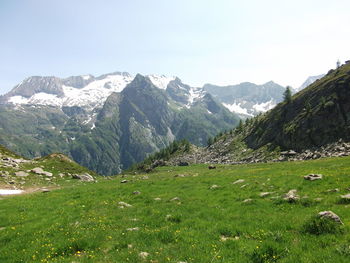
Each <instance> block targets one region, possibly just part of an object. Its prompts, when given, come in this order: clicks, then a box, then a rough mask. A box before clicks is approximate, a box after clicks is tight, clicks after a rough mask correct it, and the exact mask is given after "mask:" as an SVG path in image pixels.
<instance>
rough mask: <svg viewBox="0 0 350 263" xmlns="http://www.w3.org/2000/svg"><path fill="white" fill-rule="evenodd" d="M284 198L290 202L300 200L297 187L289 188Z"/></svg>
mask: <svg viewBox="0 0 350 263" xmlns="http://www.w3.org/2000/svg"><path fill="white" fill-rule="evenodd" d="M283 199H284V200H286V201H288V202H290V203H292V202H296V201H297V200H299V196H298V195H297V190H296V189H292V190H289V191H288V193H286V194H285V195H284V198H283Z"/></svg>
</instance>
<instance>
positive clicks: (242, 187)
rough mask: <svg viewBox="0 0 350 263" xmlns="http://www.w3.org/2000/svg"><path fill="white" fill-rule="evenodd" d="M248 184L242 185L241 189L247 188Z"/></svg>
mask: <svg viewBox="0 0 350 263" xmlns="http://www.w3.org/2000/svg"><path fill="white" fill-rule="evenodd" d="M247 185H248V184H244V185H242V186H241V187H240V188H244V187H246V186H247Z"/></svg>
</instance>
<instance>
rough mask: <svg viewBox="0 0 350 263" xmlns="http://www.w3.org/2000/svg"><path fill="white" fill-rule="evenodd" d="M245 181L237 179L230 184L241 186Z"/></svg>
mask: <svg viewBox="0 0 350 263" xmlns="http://www.w3.org/2000/svg"><path fill="white" fill-rule="evenodd" d="M244 182H245V180H244V179H238V180H237V181H234V182H233V183H232V184H241V183H244Z"/></svg>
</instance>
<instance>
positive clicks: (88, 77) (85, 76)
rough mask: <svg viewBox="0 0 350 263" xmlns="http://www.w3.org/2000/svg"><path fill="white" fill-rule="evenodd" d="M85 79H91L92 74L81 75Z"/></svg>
mask: <svg viewBox="0 0 350 263" xmlns="http://www.w3.org/2000/svg"><path fill="white" fill-rule="evenodd" d="M81 77H82V78H83V79H85V80H89V79H90V78H91V76H90V75H83V76H81Z"/></svg>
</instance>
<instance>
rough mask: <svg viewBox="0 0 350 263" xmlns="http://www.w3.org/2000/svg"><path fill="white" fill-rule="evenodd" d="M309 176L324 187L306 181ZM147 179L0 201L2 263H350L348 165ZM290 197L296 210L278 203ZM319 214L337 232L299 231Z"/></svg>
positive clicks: (187, 170)
mask: <svg viewBox="0 0 350 263" xmlns="http://www.w3.org/2000/svg"><path fill="white" fill-rule="evenodd" d="M309 173H321V174H323V175H324V179H323V180H318V181H312V182H311V181H306V180H304V179H303V176H304V175H307V174H309ZM178 174H183V175H186V176H185V177H174V176H175V175H178ZM147 176H148V177H149V178H148V179H147V178H144V175H127V176H126V177H124V178H122V177H121V176H118V177H114V178H112V179H99V182H98V183H80V184H75V185H73V186H70V187H62V188H61V189H58V190H53V191H51V192H49V193H32V194H26V195H21V196H14V197H6V198H4V197H3V198H2V199H1V200H0V262H1V263H4V262H121V263H124V262H153V263H155V262H159V263H162V262H187V263H189V262H200V263H203V262H204V263H207V262H208V263H210V262H239V263H241V262H253V263H258V262H298V263H299V262H315V263H316V262H317V263H320V262H350V207H349V206H348V205H347V204H341V203H340V202H339V200H340V195H342V194H346V193H350V191H349V190H347V188H348V187H350V157H345V158H332V159H322V160H316V161H307V162H289V163H274V164H252V165H239V166H229V165H218V166H217V169H214V170H209V169H208V168H207V166H206V165H193V166H189V167H161V168H158V169H156V171H155V172H154V173H151V174H148V175H147ZM238 179H244V180H245V181H244V182H243V183H238V184H232V182H234V181H236V180H238ZM122 180H128V182H127V183H121V181H122ZM213 185H217V186H218V187H216V188H213V187H212V186H213ZM243 186H244V187H243ZM335 188H339V192H333V191H328V190H332V189H335ZM291 189H297V191H298V192H297V194H298V195H299V196H300V200H299V201H297V202H295V203H289V202H287V201H285V200H283V195H284V194H285V193H287V192H288V191H289V190H291ZM134 191H140V192H141V193H140V194H133V192H134ZM262 192H271V194H269V195H267V196H266V197H260V193H262ZM175 197H178V200H172V199H173V198H175ZM245 199H252V201H251V202H246V203H244V202H243V201H244V200H245ZM119 202H125V203H127V204H130V205H132V206H131V207H124V208H121V207H120V206H121V205H120V204H118V203H119ZM324 210H331V211H333V212H335V213H336V214H338V215H339V216H340V217H341V219H342V220H343V222H344V226H341V227H339V229H337V230H339V231H336V232H335V233H321V234H319V235H315V234H310V233H308V232H307V231H305V229H306V228H305V226H307V225H308V222H310V220H311V218H313V216H315V215H317V213H318V212H320V211H324ZM141 252H147V253H148V255H147V256H144V257H142V256H140V253H141ZM144 255H146V253H144Z"/></svg>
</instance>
